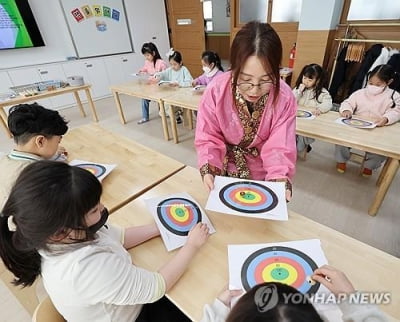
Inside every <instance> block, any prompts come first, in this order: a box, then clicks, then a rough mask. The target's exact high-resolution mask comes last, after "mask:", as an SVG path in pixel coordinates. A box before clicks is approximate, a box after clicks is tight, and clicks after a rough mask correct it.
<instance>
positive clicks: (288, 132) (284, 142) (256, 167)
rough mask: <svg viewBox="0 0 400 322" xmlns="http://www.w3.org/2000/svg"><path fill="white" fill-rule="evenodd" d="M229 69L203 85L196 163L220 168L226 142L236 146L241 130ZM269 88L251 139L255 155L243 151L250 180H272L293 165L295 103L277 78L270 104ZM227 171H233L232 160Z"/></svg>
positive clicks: (291, 173)
mask: <svg viewBox="0 0 400 322" xmlns="http://www.w3.org/2000/svg"><path fill="white" fill-rule="evenodd" d="M231 77H232V74H231V72H226V73H224V74H222V75H219V76H217V77H216V78H215V79H214V81H213V82H212V83H211V84H210V85H209V86H208V87H207V89H206V91H205V92H204V94H203V97H202V100H201V102H200V105H199V113H198V116H197V125H196V137H195V146H196V150H197V157H198V166H199V168H201V167H202V166H204V165H205V164H207V163H208V164H209V165H211V166H214V167H217V168H219V169H223V168H224V165H223V162H224V159H225V155H226V151H227V147H226V144H230V145H238V144H239V142H240V141H241V139H242V137H243V134H244V129H243V126H242V124H241V121H240V118H239V116H238V111H237V108H236V106H235V103H234V101H233V97H232V90H231ZM273 100H274V94H273V90H271V93H270V95H269V97H268V99H267V101H266V107H265V109H264V112H263V115H262V118H261V122H260V125H259V128H258V132H257V135H256V136H255V139H254V141H253V142H252V143H251V144H250V145H249V146H248V148H252V147H255V148H256V149H257V150H258V152H259V155H258V156H257V157H254V156H252V155H250V154H246V155H245V158H246V161H247V165H248V168H249V170H250V176H251V179H254V180H265V181H266V180H272V179H281V178H287V179H289V180H290V181H291V180H292V179H293V176H294V174H295V164H296V133H295V131H296V110H297V103H296V99H295V97H294V95H293V93H292V90H291V88H290V87H289V86H288V85H287V84H286V83H285V82H284V81H282V80H280V91H279V96H278V98H277V99H276V101H275V103H273ZM227 170H228V171H232V172H235V171H236V167H235V164H234V163H233V162H230V163H228V169H227Z"/></svg>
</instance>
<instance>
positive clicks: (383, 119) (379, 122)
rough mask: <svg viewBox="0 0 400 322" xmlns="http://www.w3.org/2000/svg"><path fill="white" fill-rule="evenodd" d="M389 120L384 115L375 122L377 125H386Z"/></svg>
mask: <svg viewBox="0 0 400 322" xmlns="http://www.w3.org/2000/svg"><path fill="white" fill-rule="evenodd" d="M388 122H389V120H388V118H387V117H382V118H381V119H379V120H378V121H377V122H376V123H375V124H376V126H385V125H386V124H387V123H388Z"/></svg>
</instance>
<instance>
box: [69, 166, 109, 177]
mask: <svg viewBox="0 0 400 322" xmlns="http://www.w3.org/2000/svg"><path fill="white" fill-rule="evenodd" d="M76 166H77V167H79V168H82V169H85V170H87V171H89V172H91V173H92V174H93V175H95V176H96V177H97V178H99V177H101V176H102V175H103V174H104V173H106V168H105V167H104V166H102V165H100V164H94V163H83V164H77V165H76Z"/></svg>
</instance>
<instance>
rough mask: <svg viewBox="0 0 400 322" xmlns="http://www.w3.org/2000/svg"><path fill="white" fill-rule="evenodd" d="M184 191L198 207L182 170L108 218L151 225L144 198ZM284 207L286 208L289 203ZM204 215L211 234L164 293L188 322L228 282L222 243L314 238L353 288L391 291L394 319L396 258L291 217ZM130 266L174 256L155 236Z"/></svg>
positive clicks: (193, 176)
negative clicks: (258, 217) (280, 218)
mask: <svg viewBox="0 0 400 322" xmlns="http://www.w3.org/2000/svg"><path fill="white" fill-rule="evenodd" d="M183 191H186V192H188V193H189V194H190V195H191V196H192V197H193V198H194V199H195V200H196V201H197V202H198V203H199V205H201V206H202V207H203V209H204V206H205V204H206V199H207V194H206V192H205V189H204V187H203V184H202V182H201V179H200V175H199V173H198V171H197V170H196V169H194V168H191V167H186V168H185V169H183V170H182V171H180V172H178V173H176V174H175V175H173V176H171V177H170V178H168V179H167V180H165V181H164V182H162V183H160V184H159V185H157V186H155V187H154V188H152V189H151V190H149V191H147V192H146V193H145V194H144V195H142V196H140V197H139V198H137V199H136V200H134V201H132V202H130V203H129V204H127V205H125V206H124V207H122V208H121V209H119V210H118V211H116V212H115V213H114V214H113V215H112V216H111V217H110V220H111V221H112V222H113V223H116V224H119V225H121V226H124V227H128V226H132V225H141V224H148V223H151V222H153V219H152V217H151V214H150V213H149V211H148V210H147V209H146V207H145V204H144V199H146V198H152V197H156V196H162V195H168V194H172V193H177V192H183ZM289 205H290V204H289ZM207 214H208V216H209V218H210V220H211V222H212V223H213V225H214V227H215V229H216V230H217V232H216V233H215V234H213V235H212V236H210V238H209V240H208V242H207V243H206V245H204V246H203V248H202V249H201V250H200V251H199V253H198V254H197V255H196V257H195V258H194V260H193V261H192V262H191V263H190V266H189V268H188V270H187V272H186V273H185V274H184V276H183V277H182V278H181V280H180V281H179V282H178V283H177V284H176V285H175V286H174V287H173V288H172V289H171V291H170V292H169V293H168V294H167V296H168V298H169V299H171V301H172V302H174V303H175V304H176V305H177V306H178V307H179V308H180V309H181V310H182V311H183V312H184V313H185V314H187V315H188V316H189V317H190V318H191V319H192V320H194V321H199V320H200V318H201V315H202V309H203V305H204V304H205V303H211V302H212V301H213V300H214V298H215V297H216V296H217V295H218V294H219V293H220V291H221V290H222V289H223V288H224V287H225V286H226V285H227V283H228V257H227V245H228V244H253V243H271V242H283V241H293V240H302V239H313V238H318V239H320V240H321V243H322V248H323V250H324V252H325V255H326V257H327V259H328V262H329V264H331V265H333V266H335V267H337V268H338V269H340V270H342V271H344V272H346V275H347V276H348V277H349V278H350V280H351V281H352V282H353V283H354V285H355V287H356V288H357V289H358V290H365V291H370V292H391V294H392V300H391V304H390V305H386V306H382V307H381V309H382V310H383V311H385V312H387V313H388V314H390V315H392V316H394V317H396V318H397V319H400V283H398V279H397V278H398V272H400V259H398V258H395V257H393V256H391V255H389V254H386V253H384V252H382V251H380V250H378V249H375V248H373V247H371V246H368V245H366V244H364V243H361V242H359V241H357V240H355V239H353V238H350V237H348V236H346V235H344V234H341V233H339V232H337V231H335V230H333V229H330V228H328V227H326V226H323V225H321V224H318V223H316V222H314V221H312V220H310V219H307V218H305V217H303V216H300V215H298V214H296V213H293V212H290V213H289V221H286V222H278V221H267V220H261V219H254V218H245V217H239V216H228V215H224V214H220V213H215V212H212V211H207ZM130 253H131V255H132V258H133V261H134V263H135V264H136V265H138V266H141V267H144V268H146V269H149V270H157V269H159V268H160V267H161V266H162V265H163V264H164V263H165V262H166V261H167V260H168V259H170V258H171V257H172V256H173V254H174V252H171V253H167V251H166V249H165V247H164V244H163V243H162V241H161V238H155V239H153V240H150V241H148V242H146V243H144V244H143V245H140V246H137V247H135V248H133V249H131V250H130Z"/></svg>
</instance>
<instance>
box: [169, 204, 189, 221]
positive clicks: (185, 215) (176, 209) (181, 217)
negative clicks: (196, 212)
mask: <svg viewBox="0 0 400 322" xmlns="http://www.w3.org/2000/svg"><path fill="white" fill-rule="evenodd" d="M170 211H171V216H172V217H173V218H174V219H175V220H176V221H179V222H186V221H187V220H188V219H189V211H188V210H187V209H186V208H183V207H182V206H171V209H170Z"/></svg>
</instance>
